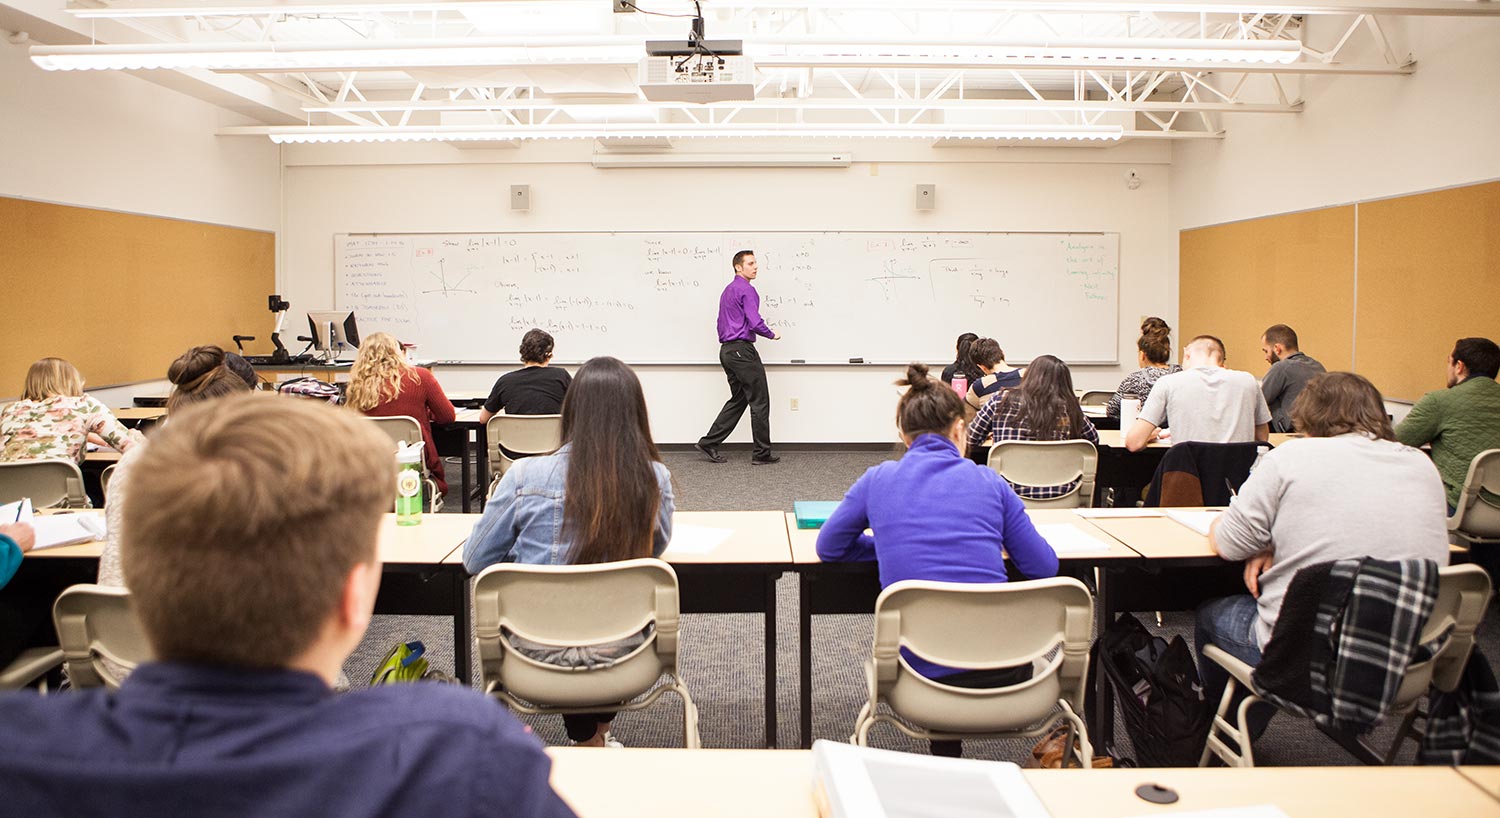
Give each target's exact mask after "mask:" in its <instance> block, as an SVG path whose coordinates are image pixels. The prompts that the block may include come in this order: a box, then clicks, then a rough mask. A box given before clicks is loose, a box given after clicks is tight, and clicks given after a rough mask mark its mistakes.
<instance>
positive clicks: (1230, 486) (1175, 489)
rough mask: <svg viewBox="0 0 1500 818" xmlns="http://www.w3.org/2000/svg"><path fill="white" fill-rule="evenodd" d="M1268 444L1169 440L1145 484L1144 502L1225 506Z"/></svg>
mask: <svg viewBox="0 0 1500 818" xmlns="http://www.w3.org/2000/svg"><path fill="white" fill-rule="evenodd" d="M1270 448H1271V444H1269V443H1266V442H1264V441H1250V442H1247V443H1201V442H1198V441H1193V440H1189V441H1183V442H1181V443H1173V444H1172V446H1171V447H1170V448H1168V449H1167V451H1166V452H1165V453H1164V454H1163V455H1162V458H1161V462H1160V463H1159V464H1157V466H1156V475H1155V476H1153V477H1152V478H1151V485H1150V486H1148V487H1147V488H1146V497H1145V505H1147V506H1151V507H1157V506H1188V507H1191V508H1198V507H1200V506H1227V505H1229V501H1230V499H1231V498H1232V497H1233V496H1234V493H1235V492H1237V491H1239V490H1240V486H1242V485H1244V483H1245V481H1246V480H1247V479H1249V477H1250V470H1251V469H1252V468H1254V467H1255V464H1256V463H1257V462H1258V461H1259V460H1260V456H1261V455H1262V454H1263V453H1264V452H1265V451H1267V450H1269V449H1270Z"/></svg>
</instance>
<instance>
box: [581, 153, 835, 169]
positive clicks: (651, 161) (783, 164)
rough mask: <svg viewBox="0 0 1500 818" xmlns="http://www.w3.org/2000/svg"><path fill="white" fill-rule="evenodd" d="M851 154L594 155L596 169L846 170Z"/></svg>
mask: <svg viewBox="0 0 1500 818" xmlns="http://www.w3.org/2000/svg"><path fill="white" fill-rule="evenodd" d="M853 162H854V156H853V155H852V154H849V153H654V154H653V153H595V154H594V167H596V168H602V169H606V170H611V169H617V168H847V167H849V165H851V164H853Z"/></svg>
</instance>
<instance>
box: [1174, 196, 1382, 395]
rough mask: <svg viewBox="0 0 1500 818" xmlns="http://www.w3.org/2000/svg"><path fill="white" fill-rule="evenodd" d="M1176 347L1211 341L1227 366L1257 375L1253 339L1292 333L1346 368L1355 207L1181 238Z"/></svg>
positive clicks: (1332, 365) (1261, 368)
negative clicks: (1197, 339)
mask: <svg viewBox="0 0 1500 818" xmlns="http://www.w3.org/2000/svg"><path fill="white" fill-rule="evenodd" d="M1179 251H1180V253H1179V255H1180V264H1179V270H1180V274H1181V278H1180V301H1179V304H1178V307H1179V311H1178V315H1179V320H1180V321H1181V324H1182V326H1181V327H1179V328H1177V330H1178V331H1179V334H1177V335H1176V336H1175V337H1174V338H1173V340H1174V341H1175V342H1176V343H1177V345H1178V347H1179V349H1180V348H1181V346H1182V344H1183V342H1184V341H1186V340H1187V339H1189V338H1192V337H1193V336H1195V335H1200V334H1207V335H1217V336H1218V337H1219V338H1221V339H1223V341H1224V346H1225V348H1226V349H1227V350H1228V353H1229V360H1228V365H1229V366H1230V367H1232V368H1234V369H1243V370H1247V371H1249V372H1253V373H1254V374H1255V376H1256V377H1257V378H1258V377H1261V376H1262V375H1264V374H1265V372H1266V369H1267V368H1268V364H1267V363H1266V362H1265V358H1264V356H1262V355H1261V351H1260V335H1261V333H1262V332H1264V331H1265V329H1266V327H1269V326H1271V325H1272V324H1286V325H1288V326H1290V327H1291V328H1292V329H1294V330H1296V331H1297V336H1298V340H1299V342H1300V343H1301V346H1302V349H1303V351H1305V352H1306V353H1307V354H1309V355H1311V356H1312V357H1314V358H1316V359H1318V360H1319V361H1321V362H1322V363H1323V365H1324V366H1326V367H1328V368H1329V369H1330V370H1334V369H1348V368H1349V366H1350V362H1351V360H1352V359H1353V351H1354V349H1353V344H1354V325H1353V321H1354V208H1353V207H1352V206H1350V207H1333V208H1326V209H1323V210H1314V211H1309V212H1306V213H1291V214H1287V215H1284V216H1271V217H1268V218H1264V219H1255V220H1253V221H1246V222H1235V223H1233V224H1223V225H1217V226H1214V227H1203V228H1199V229H1196V230H1184V231H1182V233H1181V235H1180V236H1179Z"/></svg>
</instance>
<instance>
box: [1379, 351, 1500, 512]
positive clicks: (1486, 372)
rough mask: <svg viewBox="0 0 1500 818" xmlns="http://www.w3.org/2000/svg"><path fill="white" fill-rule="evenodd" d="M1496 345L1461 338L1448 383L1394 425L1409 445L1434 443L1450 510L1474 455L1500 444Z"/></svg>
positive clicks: (1499, 363)
mask: <svg viewBox="0 0 1500 818" xmlns="http://www.w3.org/2000/svg"><path fill="white" fill-rule="evenodd" d="M1497 371H1500V346H1496V345H1495V342H1494V341H1491V340H1490V339H1488V338H1460V339H1458V343H1456V344H1454V345H1453V352H1452V354H1450V355H1449V356H1448V388H1447V389H1439V390H1437V391H1435V392H1428V393H1427V394H1426V395H1423V396H1422V399H1421V400H1419V401H1417V403H1416V405H1415V406H1413V407H1412V408H1411V413H1410V414H1408V415H1407V416H1406V419H1405V420H1403V421H1401V425H1400V426H1397V427H1396V439H1397V440H1399V441H1401V442H1402V443H1405V444H1406V445H1408V446H1421V445H1423V444H1426V443H1431V444H1432V462H1433V464H1435V465H1436V466H1437V468H1438V472H1439V473H1440V474H1442V475H1443V486H1444V487H1445V488H1446V489H1447V490H1448V513H1449V514H1452V513H1453V512H1454V510H1455V509H1456V508H1457V507H1458V495H1459V492H1460V490H1462V489H1463V485H1464V478H1465V477H1466V476H1468V473H1469V464H1470V463H1471V462H1473V460H1474V456H1475V455H1477V454H1479V453H1480V452H1483V451H1486V450H1488V449H1500V384H1497V383H1495V373H1496V372H1497Z"/></svg>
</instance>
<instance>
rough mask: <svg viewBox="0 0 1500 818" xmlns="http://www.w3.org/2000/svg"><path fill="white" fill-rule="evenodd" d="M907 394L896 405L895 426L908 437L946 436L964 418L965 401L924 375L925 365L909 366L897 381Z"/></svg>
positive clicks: (925, 373) (925, 372)
mask: <svg viewBox="0 0 1500 818" xmlns="http://www.w3.org/2000/svg"><path fill="white" fill-rule="evenodd" d="M896 385H897V386H905V387H907V389H906V394H904V395H902V396H901V400H900V401H899V402H898V403H897V404H896V425H897V427H899V428H900V429H901V433H902V434H904V435H906V436H907V437H916V436H917V435H921V434H928V433H932V434H938V435H946V434H948V430H949V429H950V428H952V427H953V421H955V420H958V419H960V418H962V417H963V416H964V402H963V400H962V399H961V398H959V397H958V394H957V393H955V392H954V391H953V390H952V389H949V388H947V387H945V386H943V384H942V383H940V382H938V381H935V380H933V379H932V378H931V377H928V375H927V365H926V364H915V363H914V364H910V365H908V366H907V367H906V378H905V379H903V380H899V381H896Z"/></svg>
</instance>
